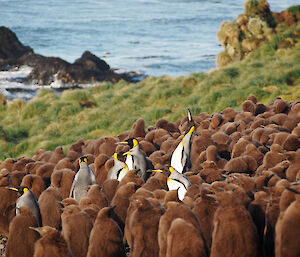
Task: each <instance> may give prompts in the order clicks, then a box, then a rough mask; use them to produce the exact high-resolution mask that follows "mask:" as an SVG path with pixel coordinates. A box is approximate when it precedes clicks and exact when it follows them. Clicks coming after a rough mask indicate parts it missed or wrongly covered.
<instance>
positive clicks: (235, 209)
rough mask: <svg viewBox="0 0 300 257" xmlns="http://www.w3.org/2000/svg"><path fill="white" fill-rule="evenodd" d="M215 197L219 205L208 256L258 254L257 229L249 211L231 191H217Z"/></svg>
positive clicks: (246, 256) (248, 255) (242, 256)
mask: <svg viewBox="0 0 300 257" xmlns="http://www.w3.org/2000/svg"><path fill="white" fill-rule="evenodd" d="M216 199H217V201H218V202H219V206H218V208H217V210H216V212H215V215H214V221H213V233H212V244H211V253H210V256H211V257H221V256H222V257H226V256H228V257H229V256H230V257H232V256H240V257H250V256H251V257H256V256H258V235H257V230H256V227H255V225H254V223H253V220H252V218H251V216H250V214H249V212H248V211H247V210H246V209H245V207H244V206H243V205H242V204H240V203H239V202H238V199H236V198H235V197H234V194H233V192H232V191H224V192H223V191H222V192H218V193H217V195H216ZM237 246H238V247H237Z"/></svg>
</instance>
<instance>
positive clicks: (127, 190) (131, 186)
mask: <svg viewBox="0 0 300 257" xmlns="http://www.w3.org/2000/svg"><path fill="white" fill-rule="evenodd" d="M138 188H139V186H138V185H137V184H135V183H133V182H129V183H127V184H126V185H123V186H121V187H120V188H119V189H118V190H117V192H116V194H115V196H114V198H113V199H112V201H111V205H112V206H116V207H115V209H114V212H115V214H116V215H117V216H118V218H119V219H120V221H121V224H119V225H120V228H121V229H122V231H123V230H124V224H125V220H126V216H127V209H128V206H129V204H130V200H129V198H130V196H132V195H133V194H134V192H135V191H136V190H137V189H138Z"/></svg>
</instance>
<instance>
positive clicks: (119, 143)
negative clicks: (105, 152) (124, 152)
mask: <svg viewBox="0 0 300 257" xmlns="http://www.w3.org/2000/svg"><path fill="white" fill-rule="evenodd" d="M116 144H117V145H128V142H126V141H122V142H118V143H116Z"/></svg>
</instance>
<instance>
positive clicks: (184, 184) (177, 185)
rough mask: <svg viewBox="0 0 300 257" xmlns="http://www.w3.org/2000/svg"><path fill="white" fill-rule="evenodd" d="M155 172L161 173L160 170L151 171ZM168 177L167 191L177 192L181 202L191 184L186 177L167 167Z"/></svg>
mask: <svg viewBox="0 0 300 257" xmlns="http://www.w3.org/2000/svg"><path fill="white" fill-rule="evenodd" d="M153 171H155V172H163V171H162V170H153ZM169 171H170V173H171V174H170V175H169V177H168V178H167V185H168V188H169V190H177V194H178V198H179V199H180V200H181V201H182V200H183V198H184V196H185V194H186V191H187V189H188V187H190V186H191V182H190V181H189V179H188V178H187V176H186V175H184V174H182V173H180V172H178V171H177V170H176V169H174V168H173V167H172V166H170V167H169Z"/></svg>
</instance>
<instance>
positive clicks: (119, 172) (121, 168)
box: [107, 153, 129, 181]
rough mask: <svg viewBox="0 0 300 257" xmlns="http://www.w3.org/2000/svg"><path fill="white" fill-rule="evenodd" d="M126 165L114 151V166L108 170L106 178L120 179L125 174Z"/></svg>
mask: <svg viewBox="0 0 300 257" xmlns="http://www.w3.org/2000/svg"><path fill="white" fill-rule="evenodd" d="M128 170H129V168H128V165H127V164H126V163H124V162H122V161H120V160H119V159H118V154H117V153H114V166H113V167H112V168H111V169H110V170H109V172H108V175H107V179H117V180H118V181H121V180H122V179H123V178H124V177H125V175H126V174H127V172H128Z"/></svg>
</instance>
